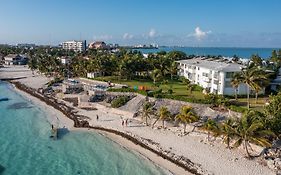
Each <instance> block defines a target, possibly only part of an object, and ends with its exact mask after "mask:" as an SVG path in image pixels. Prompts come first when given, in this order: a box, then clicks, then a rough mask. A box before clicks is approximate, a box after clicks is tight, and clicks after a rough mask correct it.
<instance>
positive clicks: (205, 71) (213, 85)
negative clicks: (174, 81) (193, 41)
mask: <svg viewBox="0 0 281 175" xmlns="http://www.w3.org/2000/svg"><path fill="white" fill-rule="evenodd" d="M177 62H178V63H179V70H178V75H179V76H184V77H185V78H187V79H189V80H190V81H191V83H193V84H197V85H199V86H201V87H203V88H205V89H206V90H207V91H208V92H210V93H214V94H221V95H234V94H235V89H234V88H233V87H232V86H231V79H232V76H233V74H234V73H235V72H240V71H241V67H242V65H240V64H237V63H230V62H229V61H228V62H226V61H222V60H212V59H205V58H193V59H188V60H181V61H177ZM237 94H239V95H245V94H247V86H246V85H245V84H240V85H239V87H238V90H237Z"/></svg>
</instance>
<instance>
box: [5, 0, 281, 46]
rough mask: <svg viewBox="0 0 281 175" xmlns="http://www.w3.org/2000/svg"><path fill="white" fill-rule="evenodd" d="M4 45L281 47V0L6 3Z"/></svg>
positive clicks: (12, 0) (48, 0)
mask: <svg viewBox="0 0 281 175" xmlns="http://www.w3.org/2000/svg"><path fill="white" fill-rule="evenodd" d="M0 7H1V10H0V16H1V18H0V19H1V20H0V23H1V25H0V43H8V44H15V43H26V42H28V43H37V44H58V43H60V42H62V41H64V40H72V39H76V40H79V39H86V40H87V41H88V42H90V41H93V40H104V41H106V42H108V43H120V44H122V45H128V44H149V43H157V44H159V45H184V46H209V47H217V46H218V47H220V46H223V47H281V19H280V18H281V10H280V7H281V1H280V0H81V1H80V0H79V1H78V0H1V1H0Z"/></svg>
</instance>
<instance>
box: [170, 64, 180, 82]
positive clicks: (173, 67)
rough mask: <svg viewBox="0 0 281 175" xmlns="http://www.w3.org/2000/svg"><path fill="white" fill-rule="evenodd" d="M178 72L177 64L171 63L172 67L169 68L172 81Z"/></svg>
mask: <svg viewBox="0 0 281 175" xmlns="http://www.w3.org/2000/svg"><path fill="white" fill-rule="evenodd" d="M177 71H178V65H177V63H176V62H175V61H173V62H172V63H171V65H170V66H169V72H170V74H171V80H173V76H174V75H175V74H177Z"/></svg>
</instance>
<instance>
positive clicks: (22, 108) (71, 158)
mask: <svg viewBox="0 0 281 175" xmlns="http://www.w3.org/2000/svg"><path fill="white" fill-rule="evenodd" d="M0 97H8V98H9V99H10V100H9V101H3V102H0V174H1V175H14V174H20V175H23V174H28V175H35V174H36V175H41V174H42V175H43V174H44V175H45V174H48V175H53V174H54V175H55V174H56V175H57V174H62V175H64V174H65V175H74V174H81V175H82V174H84V175H88V174H99V175H103V174H104V175H115V174H120V175H121V174H128V175H132V174H134V175H146V174H156V175H157V174H165V173H164V171H162V169H160V168H159V167H157V166H155V165H154V164H152V163H151V162H150V161H148V160H146V159H143V158H142V157H139V156H137V155H136V154H134V153H132V152H130V151H128V150H126V149H124V148H122V147H121V146H119V145H118V144H116V143H114V142H112V141H111V140H109V139H107V138H105V137H103V136H101V135H99V134H97V133H95V132H94V131H93V132H86V131H71V132H67V130H65V131H64V132H63V135H62V137H60V139H58V140H52V139H50V138H49V136H50V123H48V121H47V119H46V115H47V114H46V113H45V112H44V111H43V110H41V109H40V108H39V107H38V106H37V105H36V104H31V102H30V101H28V100H27V99H25V98H24V97H22V96H20V95H19V94H17V93H15V91H14V90H13V87H12V86H11V85H9V84H7V83H3V82H0ZM1 171H2V173H1Z"/></svg>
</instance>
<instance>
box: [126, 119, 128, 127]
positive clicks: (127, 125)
mask: <svg viewBox="0 0 281 175" xmlns="http://www.w3.org/2000/svg"><path fill="white" fill-rule="evenodd" d="M125 126H126V127H127V126H128V119H126V120H125Z"/></svg>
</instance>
